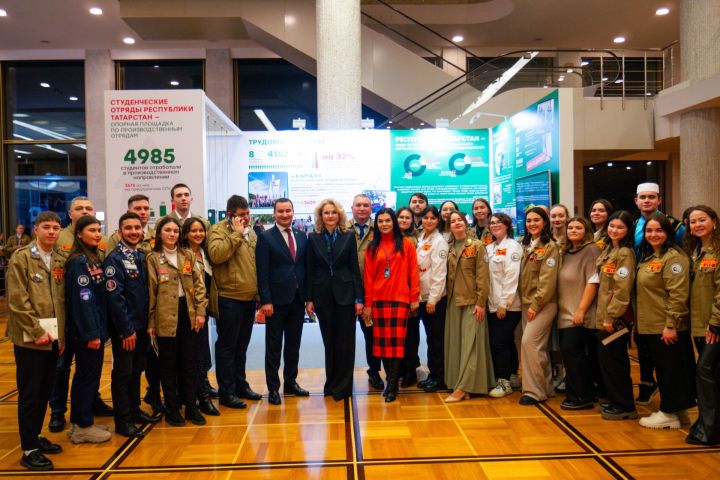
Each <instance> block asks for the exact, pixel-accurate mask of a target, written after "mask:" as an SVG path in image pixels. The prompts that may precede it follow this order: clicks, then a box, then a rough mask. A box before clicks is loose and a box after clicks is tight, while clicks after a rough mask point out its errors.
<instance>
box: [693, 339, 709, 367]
mask: <svg viewBox="0 0 720 480" xmlns="http://www.w3.org/2000/svg"><path fill="white" fill-rule="evenodd" d="M693 343H694V344H695V348H696V349H697V353H698V354H697V356H698V361H700V357H702V354H703V351H705V345H707V344H706V343H705V337H693Z"/></svg>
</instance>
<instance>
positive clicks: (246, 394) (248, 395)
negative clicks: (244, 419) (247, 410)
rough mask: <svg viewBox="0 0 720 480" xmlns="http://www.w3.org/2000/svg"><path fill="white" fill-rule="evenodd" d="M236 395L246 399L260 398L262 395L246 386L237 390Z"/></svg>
mask: <svg viewBox="0 0 720 480" xmlns="http://www.w3.org/2000/svg"><path fill="white" fill-rule="evenodd" d="M237 396H238V397H240V398H245V399H247V400H260V399H261V398H262V395H260V394H259V393H257V392H254V391H253V389H252V388H250V387H246V388H243V389H242V390H240V391H239V392H237Z"/></svg>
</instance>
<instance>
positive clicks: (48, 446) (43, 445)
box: [38, 436, 63, 455]
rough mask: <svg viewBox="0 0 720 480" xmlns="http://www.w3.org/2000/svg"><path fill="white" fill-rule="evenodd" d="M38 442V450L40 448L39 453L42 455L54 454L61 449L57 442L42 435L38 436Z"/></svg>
mask: <svg viewBox="0 0 720 480" xmlns="http://www.w3.org/2000/svg"><path fill="white" fill-rule="evenodd" d="M38 442H39V444H40V448H39V449H38V450H40V453H42V454H44V455H55V454H56V453H60V452H62V451H63V449H62V446H60V445H58V444H57V443H52V442H51V441H50V440H48V439H47V438H45V437H43V436H40V437H38Z"/></svg>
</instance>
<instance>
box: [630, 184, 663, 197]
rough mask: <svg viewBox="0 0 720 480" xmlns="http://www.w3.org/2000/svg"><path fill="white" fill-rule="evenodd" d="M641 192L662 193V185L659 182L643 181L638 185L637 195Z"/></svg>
mask: <svg viewBox="0 0 720 480" xmlns="http://www.w3.org/2000/svg"><path fill="white" fill-rule="evenodd" d="M640 192H654V193H657V194H658V195H660V186H659V185H658V184H657V183H652V182H648V183H641V184H640V185H638V186H637V191H636V192H635V195H639V194H640Z"/></svg>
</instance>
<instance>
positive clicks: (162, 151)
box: [105, 90, 206, 232]
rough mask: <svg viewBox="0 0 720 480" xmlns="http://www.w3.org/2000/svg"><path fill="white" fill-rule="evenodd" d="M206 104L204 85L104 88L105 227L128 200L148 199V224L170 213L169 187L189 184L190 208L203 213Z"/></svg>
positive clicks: (112, 225)
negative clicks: (197, 87)
mask: <svg viewBox="0 0 720 480" xmlns="http://www.w3.org/2000/svg"><path fill="white" fill-rule="evenodd" d="M204 127H205V103H204V93H203V91H202V90H123V91H119V90H109V91H106V92H105V155H106V157H105V165H106V167H105V168H106V183H107V210H108V211H107V215H106V218H107V226H108V231H109V232H112V231H114V230H115V229H117V222H118V219H119V218H120V216H121V215H122V214H123V213H124V212H125V211H126V210H127V199H128V198H129V197H131V196H132V195H135V194H138V193H141V194H144V195H147V196H148V197H149V198H150V207H151V220H150V221H151V223H153V222H154V221H155V220H159V219H160V218H161V217H163V216H164V215H166V214H168V213H170V212H171V208H172V207H171V199H170V189H171V188H172V186H173V185H175V184H177V183H184V184H186V185H188V186H189V187H190V189H191V191H192V194H193V204H192V208H191V211H192V213H195V214H198V215H205V202H204V197H205V181H204V179H205V178H206V175H205V165H206V162H205V142H206V141H205V131H204V130H205V128H204Z"/></svg>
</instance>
